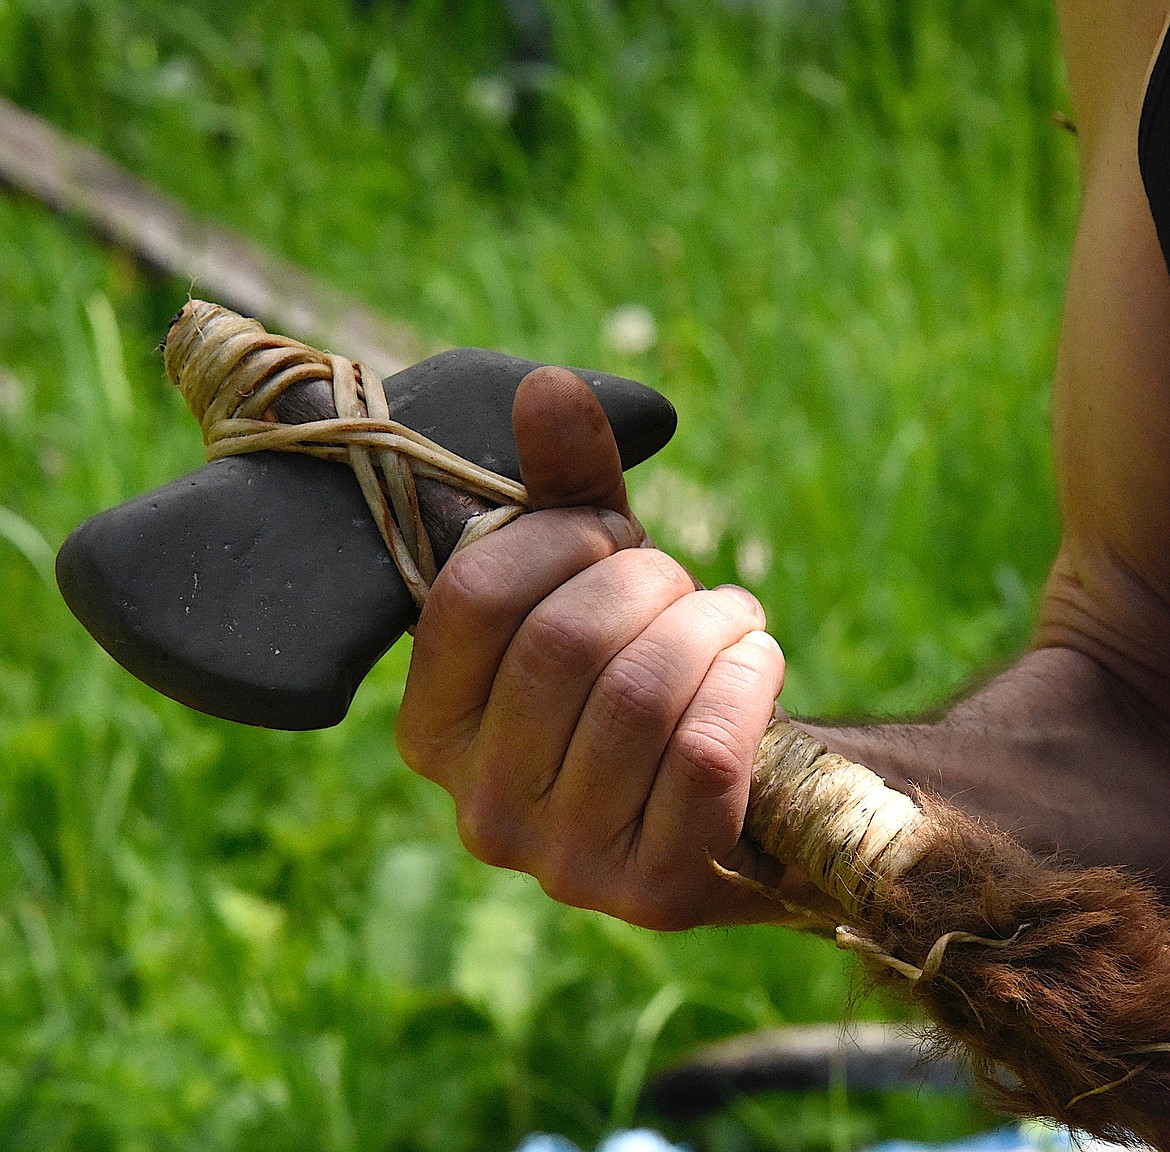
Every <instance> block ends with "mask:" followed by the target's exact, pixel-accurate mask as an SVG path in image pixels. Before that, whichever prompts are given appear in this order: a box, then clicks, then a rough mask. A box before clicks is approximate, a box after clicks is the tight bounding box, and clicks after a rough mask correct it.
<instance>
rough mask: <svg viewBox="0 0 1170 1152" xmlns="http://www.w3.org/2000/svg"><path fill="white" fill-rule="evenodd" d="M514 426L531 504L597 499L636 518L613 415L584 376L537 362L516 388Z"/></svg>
mask: <svg viewBox="0 0 1170 1152" xmlns="http://www.w3.org/2000/svg"><path fill="white" fill-rule="evenodd" d="M512 428H513V431H514V432H515V435H516V445H517V447H518V448H519V450H520V477H521V479H522V480H523V481H524V485H525V487H526V488H527V489H528V503H529V505H530V507H532V508H534V509H537V508H565V507H570V506H573V505H592V506H594V507H600V508H611V509H613V510H614V511H615V512H620V513H621V514H622V515H623V516H628V517H630V519H631V520H632V519H633V516H632V514H631V512H630V506H629V503H628V501H627V499H626V482H625V480H624V479H623V477H622V463H621V458H620V457H619V455H618V448H617V443H616V442H615V440H614V438H613V431H612V430H611V429H610V426H609V420H608V419H606V415H605V411H604V410H603V409H602V407H601V404H600V403H599V401H598V399H597V397H596V396H594V395H593V392H592V391H591V390H590V388H589V385H588V384H586V383H585V381H584V380H582V379H581V377H580V376H577V375H576V374H575V373H573V372H570V371H569V369H568V368H551V367H547V368H534V369H533V370H532V371H531V372H529V373H528V375H527V376H525V377H524V379H523V380H521V381H520V386H519V388H517V390H516V399H515V401H514V402H513V405H512Z"/></svg>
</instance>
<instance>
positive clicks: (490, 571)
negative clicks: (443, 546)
mask: <svg viewBox="0 0 1170 1152" xmlns="http://www.w3.org/2000/svg"><path fill="white" fill-rule="evenodd" d="M513 580H514V568H513V565H512V563H511V560H510V558H509V557H507V556H505V555H502V554H501V553H500V551H499V550H498V549H491V548H468V549H467V550H466V551H463V552H457V553H455V555H454V556H452V557H451V559H450V560H448V561H447V563H446V564H445V565H444V566H443V568H442V570H441V571H440V573H439V575H438V577H437V578H436V579H435V582H434V584H433V585H432V587H431V590H430V593H429V594H428V596H427V602H426V605H425V606H424V608H423V613H424V614H425V615H426V616H427V617H428V618H436V617H439V618H442V619H444V620H462V619H465V618H467V617H468V616H470V615H471V614H472V613H474V615H475V616H476V617H477V618H480V619H486V618H494V617H498V616H502V615H505V614H506V612H507V610H508V607H509V604H510V595H511V590H512V583H513Z"/></svg>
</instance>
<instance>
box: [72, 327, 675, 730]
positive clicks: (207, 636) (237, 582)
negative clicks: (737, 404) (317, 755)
mask: <svg viewBox="0 0 1170 1152" xmlns="http://www.w3.org/2000/svg"><path fill="white" fill-rule="evenodd" d="M538 366H539V365H538V364H537V363H536V362H535V361H530V360H521V359H518V358H515V357H511V356H504V355H501V354H499V353H496V352H488V351H484V350H482V349H474V348H462V349H456V350H454V351H450V352H444V353H441V354H440V355H438V356H433V357H431V358H430V359H428V360H424V361H422V362H421V363H419V364H416V365H414V366H413V367H411V368H407V369H406V370H405V371H402V372H399V373H397V374H396V375H394V376H390V377H388V378H387V379H386V380H385V381H384V382H383V386H384V388H385V391H386V397H387V400H388V402H389V406H390V415H391V417H392V418H393V419H395V420H397V421H399V422H400V423H402V424H405V425H407V426H408V427H410V428H413V429H415V430H416V431H418V432H420V433H422V434H423V435H424V436H427V437H429V438H430V439H432V440H434V441H436V442H437V443H439V444H442V445H443V446H444V447H446V448H449V449H451V450H452V451H454V452H457V453H458V454H459V455H461V456H463V457H465V458H466V459H468V460H471V461H473V462H474V463H476V464H480V465H482V466H483V467H485V468H490V469H492V470H493V471H495V472H500V473H502V474H504V475H506V476H509V477H511V478H512V479H515V480H519V479H520V468H519V459H518V455H517V449H516V443H515V439H514V437H513V435H512V422H511V413H512V400H513V397H514V395H515V392H516V388H517V386H518V385H519V383H520V381H521V380H522V379H523V377H524V376H525V375H527V373H528V372H530V371H531V370H532V369H533V368H536V367H538ZM574 371H576V372H577V373H578V375H580V376H581V377H582V379H584V380H585V382H586V383H587V384H588V385H589V386H590V388H591V389H592V390H593V391H594V393H595V394H596V395H597V397H598V399H599V400H600V401H601V405H602V407H603V408H604V409H605V412H606V415H607V416H608V418H609V421H610V424H611V425H612V427H613V430H614V435H615V437H616V439H617V443H618V448H619V451H620V453H621V458H622V466H623V467H625V468H629V467H632V466H633V465H634V464H637V463H639V462H640V461H642V460H644V459H646V458H647V457H648V456H650V455H651V454H653V453H654V452H656V451H657V450H658V449H659V448H661V447H662V446H663V445H664V444H665V443H666V442H667V441H668V440H669V439H670V437H671V435H672V434H673V432H674V427H675V414H674V409H673V408H672V407H671V405H670V403H669V402H668V401H667V400H666V399H665V398H663V397H662V396H660V395H659V394H658V393H656V392H654V391H652V390H651V389H649V388H647V387H645V386H644V385H642V384H638V383H636V382H634V381H632V380H625V379H622V378H621V377H617V376H610V375H606V374H604V373H598V372H585V371H581V370H579V369H574ZM57 582H58V585H59V587H60V589H61V593H62V595H63V596H64V598H65V601H66V603H67V604H68V605H69V607H70V609H71V610H72V611H73V613H74V614H75V615H76V616H77V618H78V619H79V620H80V621H81V623H82V624H83V625H84V626H85V627H86V629H87V630H88V631H89V632H90V633H91V635H92V636H93V637H94V639H95V640H97V642H98V643H99V644H100V645H101V646H102V647H103V648H105V649H106V651H107V652H109V653H110V655H111V656H113V657H114V659H115V660H117V661H118V663H119V664H121V665H122V666H123V667H124V668H126V669H127V670H128V671H129V672H131V673H132V674H133V675H135V676H136V677H138V678H139V679H140V680H142V681H144V682H145V683H147V684H149V685H150V686H151V687H152V688H155V689H156V690H157V691H159V692H161V693H163V694H164V695H166V696H170V697H171V698H172V699H175V700H178V701H180V702H181V703H183V704H186V705H188V706H189V707H191V708H195V709H197V710H198V711H200V712H206V713H208V714H209V715H212V716H219V717H222V718H224V719H227V720H235V721H239V722H241V723H245V724H255V725H259V726H262V727H266V728H285V729H308V728H325V727H328V726H330V725H332V724H336V723H338V722H339V721H340V720H341V719H342V718H343V717H344V716H345V713H346V711H347V710H348V708H349V704H350V701H351V700H352V698H353V695H354V693H355V692H356V691H357V687H358V685H359V684H360V683H361V681H362V679H363V677H364V676H365V675H366V673H367V672H368V671H369V670H370V668H371V667H373V665H374V664H375V663H376V662H377V660H378V659H379V657H381V656H382V654H383V653H384V652H385V651H386V650H387V649H388V648H389V647H390V646H391V645H392V644H393V643H394V642H395V641H396V640H397V639H398V638H399V637H400V636H401V635H402V633H403V632H404V631H406V629H407V628H409V627H410V626H411V624H413V623H414V621H415V619H416V616H417V611H416V608H415V605H414V601H413V600H412V599H411V596H410V593H409V592H408V591H407V589H406V586H405V585H404V584H403V582H402V579H401V577H400V576H399V574H398V570H397V569H396V568H395V567H394V564H393V562H392V561H391V559H390V556H389V554H388V553H387V551H386V546H385V544H384V543H383V541H382V538H381V536H380V535H379V534H378V530H377V528H376V527H375V525H374V522H373V519H372V517H371V515H370V512H369V509H368V508H367V506H366V503H365V500H364V498H363V496H362V494H361V490H360V489H359V487H358V484H357V481H356V479H355V478H354V476H353V474H352V473H351V472H350V470H349V469H348V468H347V467H346V466H344V465H340V464H334V463H330V462H328V461H324V460H317V459H314V458H312V457H308V456H302V455H292V454H288V455H284V454H278V453H272V452H260V453H255V454H252V455H246V456H236V457H230V458H227V459H223V460H218V461H215V462H214V463H211V464H208V465H206V466H204V467H203V468H200V469H199V470H198V471H196V472H193V473H191V474H190V475H188V476H184V477H182V478H181V479H178V480H175V481H174V482H172V483H170V484H168V485H166V486H165V487H163V488H160V489H158V490H157V491H154V492H149V493H147V494H146V495H144V496H139V497H138V498H136V499H134V500H130V501H128V502H126V503H125V504H120V505H118V506H117V507H115V508H111V509H109V510H108V511H106V512H102V513H100V514H99V515H97V516H95V517H93V518H92V519H91V520H88V521H86V522H85V523H84V524H82V525H81V526H80V527H79V528H77V529H76V530H75V531H74V532H73V533H72V535H70V536H69V538H68V539H67V540H66V541H65V543H64V544H63V545H62V547H61V551H60V553H59V554H58V556H57Z"/></svg>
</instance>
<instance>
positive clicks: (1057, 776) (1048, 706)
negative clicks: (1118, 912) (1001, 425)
mask: <svg viewBox="0 0 1170 1152" xmlns="http://www.w3.org/2000/svg"><path fill="white" fill-rule="evenodd" d="M1166 10H1167V4H1166V3H1165V0H1157V2H1152V3H1151V2H1137V3H1128V4H1126V3H1118V4H1103V3H1101V2H1100V0H1067V2H1066V3H1065V4H1063V5H1062V8H1061V32H1062V39H1063V42H1064V48H1065V56H1066V60H1067V63H1068V73H1069V82H1070V87H1071V89H1072V96H1073V102H1074V111H1075V115H1076V120H1077V125H1078V130H1079V131H1078V137H1079V143H1080V148H1081V161H1082V173H1083V182H1084V201H1083V208H1082V215H1081V219H1080V223H1079V226H1078V231H1077V236H1076V241H1075V244H1074V249H1073V255H1072V261H1071V267H1070V271H1069V283H1068V294H1067V299H1066V306H1065V315H1064V324H1063V329H1062V333H1061V345H1060V352H1059V356H1058V362H1057V371H1056V381H1055V397H1054V399H1055V404H1054V423H1055V427H1054V437H1055V448H1056V461H1057V469H1058V479H1059V485H1060V498H1061V512H1062V519H1063V535H1062V541H1061V547H1060V551H1059V554H1058V556H1057V558H1056V561H1055V564H1054V566H1053V570H1052V574H1051V576H1050V579H1049V582H1048V586H1047V588H1046V591H1045V596H1044V601H1043V604H1042V607H1041V612H1040V618H1039V621H1038V628H1037V632H1036V637H1035V642H1034V650H1033V651H1032V652H1030V653H1029V654H1028V655H1026V656H1025V657H1024V658H1023V659H1022V660H1021V661H1020V662H1019V663H1018V664H1016V665H1015V666H1014V667H1012V668H1011V669H1009V670H1008V671H1007V672H1005V673H1003V674H1002V675H1000V676H999V677H997V678H996V679H995V680H993V681H992V682H991V683H990V684H989V685H987V686H986V687H985V688H983V689H982V690H981V691H979V692H976V693H975V694H973V695H972V696H971V697H969V698H968V699H967V700H965V701H963V702H962V703H960V704H958V705H957V706H955V707H954V708H952V709H951V710H950V711H949V713H948V714H947V715H946V716H945V717H944V719H942V720H941V721H938V722H936V723H932V724H912V725H894V726H880V727H874V728H869V729H852V730H837V731H833V730H822V729H818V731H819V732H820V734H821V736H822V738H823V739H825V740H826V741H827V742H828V743H829V744H830V746H832V747H834V748H835V749H836V750H838V751H841V752H843V753H845V754H846V755H849V756H852V757H854V758H856V759H859V760H861V761H863V762H865V763H867V764H868V765H869V766H870V767H872V768H874V770H875V771H878V772H880V773H881V774H882V775H883V776H885V777H886V779H887V780H888V782H890V783H892V784H894V785H895V786H898V787H901V788H903V789H905V788H908V787H909V786H912V785H914V786H921V787H925V788H927V789H930V790H931V791H933V792H935V793H937V794H940V795H942V796H944V797H947V798H951V799H953V800H954V801H955V802H956V803H957V804H958V805H959V806H960V807H963V808H964V809H966V810H968V811H971V812H975V813H978V814H980V815H983V816H986V817H987V818H988V819H990V820H992V821H993V822H994V823H996V824H998V825H1000V826H1002V827H1004V828H1006V829H1008V830H1011V831H1013V832H1014V833H1016V834H1017V835H1018V836H1019V837H1020V838H1021V839H1022V840H1023V841H1024V842H1025V843H1027V844H1028V845H1029V846H1031V847H1033V848H1035V849H1037V850H1039V851H1051V850H1053V849H1059V850H1061V851H1063V852H1065V853H1067V854H1068V855H1070V856H1072V857H1073V858H1074V859H1077V860H1079V861H1080V862H1082V863H1086V864H1092V863H1112V864H1123V865H1128V866H1132V867H1134V868H1137V869H1140V870H1142V871H1144V872H1148V873H1151V874H1153V875H1155V876H1156V877H1157V879H1158V880H1159V882H1160V883H1161V884H1162V886H1163V887H1164V888H1166V889H1168V890H1170V819H1168V818H1167V817H1168V815H1170V813H1168V808H1170V802H1168V801H1167V799H1166V796H1167V788H1168V786H1170V277H1168V276H1167V272H1166V267H1165V264H1164V261H1163V259H1162V254H1161V251H1160V249H1159V247H1158V242H1157V237H1156V235H1155V232H1154V226H1153V221H1152V219H1151V217H1150V213H1149V208H1148V205H1147V203H1146V198H1145V193H1144V190H1143V188H1142V184H1141V178H1140V174H1139V171H1138V165H1137V124H1138V117H1139V115H1140V110H1141V101H1142V96H1143V93H1144V90H1145V78H1146V75H1147V70H1148V66H1149V64H1150V62H1151V57H1152V55H1153V53H1154V51H1155V48H1156V46H1157V44H1158V42H1159V39H1160V36H1161V33H1162V30H1163V26H1164V22H1165V20H1166Z"/></svg>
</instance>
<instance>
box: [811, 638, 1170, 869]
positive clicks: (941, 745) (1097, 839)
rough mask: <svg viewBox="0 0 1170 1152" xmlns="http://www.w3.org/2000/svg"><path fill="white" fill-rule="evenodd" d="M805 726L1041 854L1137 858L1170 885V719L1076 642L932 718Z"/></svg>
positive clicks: (1031, 659)
mask: <svg viewBox="0 0 1170 1152" xmlns="http://www.w3.org/2000/svg"><path fill="white" fill-rule="evenodd" d="M801 726H802V727H805V728H807V729H809V730H810V731H812V732H814V733H816V734H817V735H818V736H819V737H820V738H821V739H823V740H824V741H825V743H826V744H827V745H828V746H829V748H830V749H831V750H832V751H835V752H840V753H841V754H842V755H845V756H848V757H849V758H850V759H853V760H856V761H858V762H860V763H862V764H865V765H866V766H867V767H869V768H871V769H873V771H875V772H877V773H878V774H879V775H881V776H882V777H883V779H885V781H886V782H887V783H888V784H890V785H891V786H892V787H895V788H898V789H899V790H901V791H906V792H913V791H914V790H915V789H922V790H924V791H926V792H929V793H933V794H934V795H937V796H940V797H941V798H943V799H944V800H948V801H950V802H952V803H953V804H955V805H956V806H957V807H959V808H961V809H962V810H964V811H966V812H968V813H970V814H972V815H975V816H979V817H980V818H983V819H986V820H988V821H990V822H991V823H993V824H995V825H997V826H998V827H1000V828H1002V829H1004V830H1005V831H1008V832H1010V833H1012V834H1013V835H1014V836H1015V837H1016V838H1017V839H1019V840H1020V841H1021V842H1022V843H1024V844H1025V845H1026V846H1027V847H1029V848H1030V849H1032V850H1033V851H1035V852H1037V853H1039V854H1049V853H1052V852H1059V853H1060V854H1062V855H1064V856H1066V857H1068V858H1070V859H1071V860H1073V861H1075V862H1077V863H1080V864H1083V865H1093V864H1114V865H1121V866H1124V867H1128V868H1131V869H1134V870H1136V871H1139V872H1142V873H1146V874H1148V875H1150V876H1151V877H1152V878H1153V879H1155V880H1156V881H1157V883H1158V884H1159V885H1160V886H1161V887H1162V888H1163V890H1164V891H1168V892H1170V819H1168V818H1167V816H1168V809H1170V729H1168V726H1167V724H1166V723H1165V722H1164V721H1163V720H1162V719H1161V718H1159V717H1158V716H1157V715H1156V714H1155V713H1153V712H1152V710H1151V709H1150V708H1149V707H1148V705H1147V704H1146V703H1145V702H1144V701H1143V700H1142V698H1141V697H1140V696H1139V695H1138V694H1137V693H1136V692H1135V691H1134V690H1133V689H1132V688H1129V687H1127V686H1126V685H1124V684H1123V683H1122V682H1121V681H1120V680H1118V679H1117V678H1116V677H1115V676H1114V675H1113V674H1112V673H1109V672H1107V671H1105V670H1104V669H1103V668H1102V667H1101V666H1100V665H1098V664H1097V663H1095V662H1094V661H1093V660H1091V659H1089V658H1088V657H1086V656H1085V655H1083V654H1082V653H1080V652H1078V651H1075V650H1073V649H1071V648H1064V647H1052V648H1044V649H1040V650H1037V651H1034V652H1031V653H1029V654H1028V655H1027V656H1025V657H1024V658H1023V659H1021V660H1020V661H1019V662H1018V663H1017V664H1015V665H1014V666H1012V667H1011V668H1009V669H1008V670H1007V671H1006V672H1004V673H1002V674H1001V675H1000V676H997V677H996V678H995V679H994V680H993V681H991V683H989V684H988V685H987V686H986V687H984V688H982V689H981V690H979V691H978V692H976V693H974V694H973V695H971V696H970V697H968V698H967V699H965V700H963V701H961V702H960V703H958V704H957V705H955V706H954V707H953V708H951V709H950V710H949V711H948V712H947V713H946V715H945V716H944V717H943V718H942V719H940V720H937V721H934V722H930V723H920V724H890V725H875V726H872V727H851V728H832V727H825V726H822V725H817V724H806V723H804V722H801Z"/></svg>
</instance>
